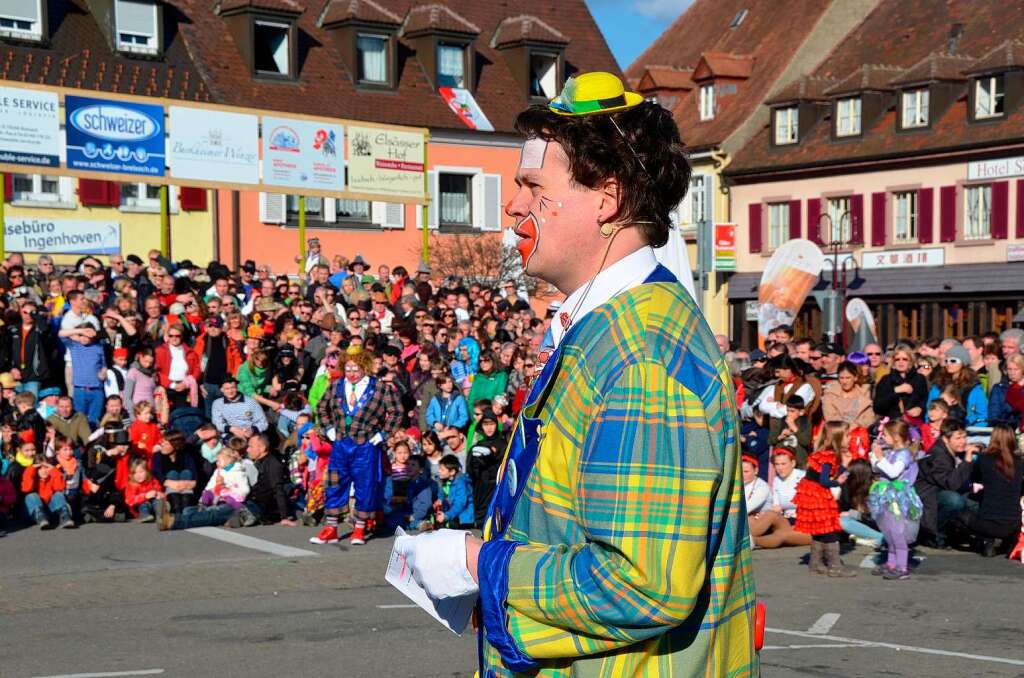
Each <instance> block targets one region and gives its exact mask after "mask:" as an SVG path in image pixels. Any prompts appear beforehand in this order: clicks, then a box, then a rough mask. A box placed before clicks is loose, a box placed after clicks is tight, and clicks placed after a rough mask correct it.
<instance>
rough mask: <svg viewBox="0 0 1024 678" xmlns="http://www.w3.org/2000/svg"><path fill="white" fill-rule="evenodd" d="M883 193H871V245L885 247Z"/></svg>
mask: <svg viewBox="0 0 1024 678" xmlns="http://www.w3.org/2000/svg"><path fill="white" fill-rule="evenodd" d="M885 229H886V223H885V193H872V194H871V245H872V246H874V247H885Z"/></svg>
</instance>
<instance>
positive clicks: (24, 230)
mask: <svg viewBox="0 0 1024 678" xmlns="http://www.w3.org/2000/svg"><path fill="white" fill-rule="evenodd" d="M4 247H5V248H6V249H7V251H8V252H40V253H43V252H45V253H46V254H117V253H119V252H120V251H121V224H120V223H118V222H116V221H89V220H85V219H45V218H44V219H36V218H30V217H6V218H5V219H4Z"/></svg>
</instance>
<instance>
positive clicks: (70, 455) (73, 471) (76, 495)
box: [53, 435, 85, 516]
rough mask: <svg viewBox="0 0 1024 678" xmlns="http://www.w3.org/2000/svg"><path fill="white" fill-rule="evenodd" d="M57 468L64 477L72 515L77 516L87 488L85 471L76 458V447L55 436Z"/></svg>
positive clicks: (65, 494) (63, 438)
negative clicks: (84, 490)
mask: <svg viewBox="0 0 1024 678" xmlns="http://www.w3.org/2000/svg"><path fill="white" fill-rule="evenodd" d="M53 444H54V447H55V448H56V450H57V452H56V457H57V467H58V468H59V469H60V473H61V475H62V476H63V477H64V497H65V498H66V499H67V501H68V506H69V507H70V508H71V515H72V516H75V515H77V514H78V513H79V512H80V510H81V507H82V492H83V489H84V486H85V470H84V469H83V467H82V462H80V461H79V460H78V458H77V457H76V456H75V446H74V445H72V444H71V441H70V440H68V439H67V438H65V437H64V436H60V435H58V436H54V442H53Z"/></svg>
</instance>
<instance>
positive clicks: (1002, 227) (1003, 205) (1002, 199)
mask: <svg viewBox="0 0 1024 678" xmlns="http://www.w3.org/2000/svg"><path fill="white" fill-rule="evenodd" d="M1009 221H1010V182H1009V181H997V182H995V183H994V184H992V238H993V239H995V240H1006V236H1007V232H1008V231H1009V228H1008V225H1009Z"/></svg>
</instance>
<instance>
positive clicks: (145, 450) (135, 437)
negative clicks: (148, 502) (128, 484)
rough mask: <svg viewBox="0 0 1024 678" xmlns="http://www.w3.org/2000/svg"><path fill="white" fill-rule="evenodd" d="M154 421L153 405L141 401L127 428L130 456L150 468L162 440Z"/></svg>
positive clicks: (157, 425)
mask: <svg viewBox="0 0 1024 678" xmlns="http://www.w3.org/2000/svg"><path fill="white" fill-rule="evenodd" d="M155 419H156V410H155V409H154V408H153V403H150V402H145V401H143V402H141V403H138V404H137V405H136V406H135V421H133V422H132V425H131V426H130V427H129V428H128V436H129V437H130V438H131V441H132V454H133V455H135V456H137V457H143V458H144V459H145V460H146V461H147V462H148V463H149V464H150V466H152V459H153V450H155V449H156V447H157V445H159V444H160V441H162V440H163V435H161V433H160V425H159V424H158V423H156V421H155ZM147 522H148V521H147Z"/></svg>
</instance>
